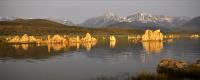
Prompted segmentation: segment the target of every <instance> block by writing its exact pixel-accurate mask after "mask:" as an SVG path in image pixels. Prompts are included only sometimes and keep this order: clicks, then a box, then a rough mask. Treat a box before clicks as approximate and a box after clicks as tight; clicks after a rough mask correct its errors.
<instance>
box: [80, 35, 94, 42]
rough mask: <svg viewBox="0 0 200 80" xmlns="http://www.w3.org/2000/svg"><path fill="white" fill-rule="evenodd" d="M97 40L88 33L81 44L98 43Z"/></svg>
mask: <svg viewBox="0 0 200 80" xmlns="http://www.w3.org/2000/svg"><path fill="white" fill-rule="evenodd" d="M96 41H97V40H96V38H94V37H92V36H91V35H90V33H86V36H85V37H84V38H82V39H81V42H96Z"/></svg>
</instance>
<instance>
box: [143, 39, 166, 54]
mask: <svg viewBox="0 0 200 80" xmlns="http://www.w3.org/2000/svg"><path fill="white" fill-rule="evenodd" d="M142 44H143V48H144V49H145V51H146V52H147V53H160V51H161V50H162V49H163V42H162V41H150V42H149V41H145V42H142Z"/></svg>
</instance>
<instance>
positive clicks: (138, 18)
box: [0, 12, 200, 32]
mask: <svg viewBox="0 0 200 80" xmlns="http://www.w3.org/2000/svg"><path fill="white" fill-rule="evenodd" d="M16 19H20V18H16V17H11V18H3V17H0V21H13V20H16ZM27 20H29V19H27ZM44 20H49V21H53V22H56V23H60V24H62V25H66V26H80V27H85V28H120V29H137V30H146V29H161V30H162V31H166V32H167V31H195V32H200V28H199V26H200V17H194V18H190V17H185V16H177V17H174V16H166V15H154V14H150V13H144V12H137V13H134V14H131V15H128V16H118V15H116V14H114V13H112V12H108V13H105V14H103V15H100V16H97V17H92V18H89V19H87V20H85V21H83V22H82V23H80V24H75V23H73V22H71V21H70V20H61V19H54V18H44Z"/></svg>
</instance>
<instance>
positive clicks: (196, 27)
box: [182, 16, 200, 32]
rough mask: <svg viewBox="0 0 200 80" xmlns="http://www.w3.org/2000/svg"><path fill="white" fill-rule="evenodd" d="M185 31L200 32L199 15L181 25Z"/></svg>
mask: <svg viewBox="0 0 200 80" xmlns="http://www.w3.org/2000/svg"><path fill="white" fill-rule="evenodd" d="M182 29H183V30H186V31H194V32H200V16H198V17H195V18H193V19H192V20H190V21H188V22H187V23H185V24H184V25H183V27H182Z"/></svg>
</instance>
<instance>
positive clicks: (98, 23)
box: [79, 12, 125, 28]
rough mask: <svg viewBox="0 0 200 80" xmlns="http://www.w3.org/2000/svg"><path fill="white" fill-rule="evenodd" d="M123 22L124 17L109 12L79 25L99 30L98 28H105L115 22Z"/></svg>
mask: <svg viewBox="0 0 200 80" xmlns="http://www.w3.org/2000/svg"><path fill="white" fill-rule="evenodd" d="M124 20H125V17H121V16H117V15H115V14H113V13H111V12H109V13H106V14H104V15H102V16H98V17H93V18H90V19H88V20H86V21H84V22H83V23H81V24H79V25H80V26H85V27H93V28H99V27H103V26H107V25H110V24H114V23H117V22H123V21H124Z"/></svg>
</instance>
